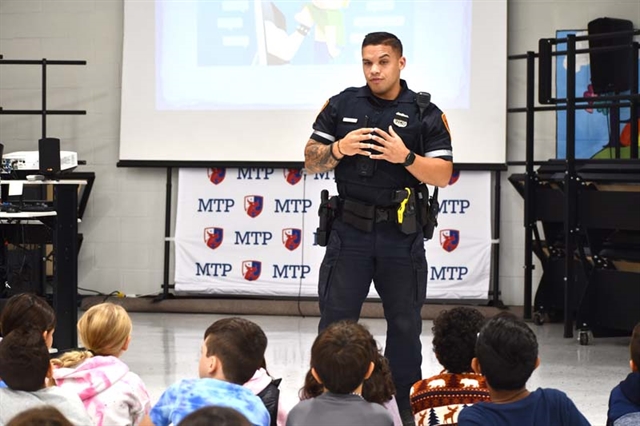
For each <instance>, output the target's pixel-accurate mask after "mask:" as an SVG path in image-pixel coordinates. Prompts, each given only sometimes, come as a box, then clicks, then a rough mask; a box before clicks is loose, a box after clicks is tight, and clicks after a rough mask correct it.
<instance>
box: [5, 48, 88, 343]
mask: <svg viewBox="0 0 640 426" xmlns="http://www.w3.org/2000/svg"><path fill="white" fill-rule="evenodd" d="M86 64H87V62H86V61H76V60H47V59H46V58H43V59H40V60H23V59H4V57H3V56H2V55H0V65H37V66H40V67H41V68H42V76H41V77H42V80H41V81H42V98H41V99H42V108H41V109H39V110H17V109H4V108H2V106H0V114H2V115H40V116H41V117H42V118H41V121H42V138H46V137H47V115H86V113H87V112H86V111H85V110H48V109H47V67H48V66H52V65H86ZM59 179H80V180H83V179H86V181H87V187H86V188H84V190H83V193H82V197H81V201H80V205H78V186H79V185H77V184H75V185H74V184H60V185H55V186H54V197H53V205H54V208H55V210H56V212H57V216H56V218H55V223H54V224H53V226H54V233H53V246H54V250H55V252H56V256H55V258H54V281H53V307H54V310H55V311H56V318H57V322H58V326H59V327H58V332H57V333H56V334H55V339H54V341H55V345H56V346H57V347H58V348H59V349H69V348H74V347H76V346H77V341H78V336H77V327H76V323H77V321H78V250H79V246H80V241H81V239H80V240H79V239H78V218H82V216H83V215H84V211H85V209H86V206H87V202H88V199H89V195H90V194H91V189H92V187H93V182H94V179H95V174H94V173H73V174H70V175H64V176H60V177H59ZM42 250H43V258H46V253H44V251H45V248H44V246H43V248H42ZM60 277H64V278H63V279H62V280H61V279H60Z"/></svg>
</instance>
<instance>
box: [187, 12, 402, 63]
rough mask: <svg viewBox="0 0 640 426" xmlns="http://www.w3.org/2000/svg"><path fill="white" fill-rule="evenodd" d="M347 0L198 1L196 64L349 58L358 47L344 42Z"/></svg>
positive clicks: (322, 61)
mask: <svg viewBox="0 0 640 426" xmlns="http://www.w3.org/2000/svg"><path fill="white" fill-rule="evenodd" d="M349 3H350V2H349V0H324V1H322V0H314V1H312V2H309V3H299V2H291V1H275V2H262V1H260V2H255V3H253V10H251V9H250V8H249V1H222V2H215V3H214V2H201V3H200V4H199V11H198V64H199V65H201V66H209V65H285V64H329V63H353V62H354V61H355V60H356V59H357V58H356V57H355V53H357V52H356V51H355V50H354V48H355V45H353V44H351V45H348V44H347V38H346V35H347V28H346V25H345V23H346V20H345V15H346V13H347V8H348V7H349ZM407 6H408V7H407ZM352 7H357V6H352ZM410 8H411V5H407V4H406V3H405V9H410ZM211 23H215V24H214V25H211Z"/></svg>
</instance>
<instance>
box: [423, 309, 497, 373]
mask: <svg viewBox="0 0 640 426" xmlns="http://www.w3.org/2000/svg"><path fill="white" fill-rule="evenodd" d="M483 323H484V316H483V315H482V314H481V313H480V312H479V311H478V310H477V309H473V308H469V307H466V306H461V307H459V308H454V309H451V310H448V311H442V312H441V313H440V315H438V317H437V318H436V319H435V320H434V321H433V328H432V329H431V330H432V331H433V351H434V352H435V354H436V358H438V362H440V364H442V366H443V367H444V368H445V369H446V370H447V371H448V372H449V373H454V374H461V373H468V372H470V371H471V360H472V359H473V357H474V356H475V348H476V339H477V337H478V332H479V331H480V328H482V324H483Z"/></svg>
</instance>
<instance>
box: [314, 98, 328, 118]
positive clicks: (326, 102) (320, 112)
mask: <svg viewBox="0 0 640 426" xmlns="http://www.w3.org/2000/svg"><path fill="white" fill-rule="evenodd" d="M327 105H329V99H327V100H326V101H325V103H324V105H322V108H320V111H319V112H318V115H317V116H316V119H317V117H318V116H319V115H320V114H322V111H324V109H325V108H326V107H327Z"/></svg>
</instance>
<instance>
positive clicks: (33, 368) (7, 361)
mask: <svg viewBox="0 0 640 426" xmlns="http://www.w3.org/2000/svg"><path fill="white" fill-rule="evenodd" d="M49 369H50V364H49V349H47V345H46V344H45V343H44V340H42V334H40V330H38V329H36V328H33V327H22V328H17V329H15V330H13V331H12V332H11V333H9V334H8V335H7V336H5V337H4V339H2V341H0V377H2V380H4V382H5V383H6V384H7V386H8V387H9V388H11V389H13V390H19V391H27V392H35V391H37V390H39V389H42V388H43V387H44V385H45V379H46V377H47V374H48V373H49Z"/></svg>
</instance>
